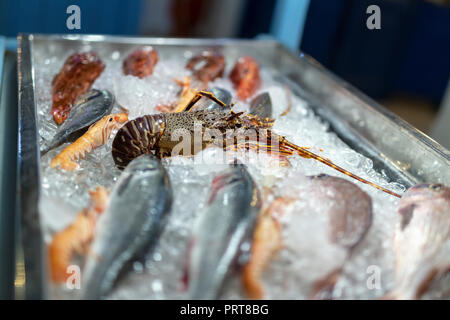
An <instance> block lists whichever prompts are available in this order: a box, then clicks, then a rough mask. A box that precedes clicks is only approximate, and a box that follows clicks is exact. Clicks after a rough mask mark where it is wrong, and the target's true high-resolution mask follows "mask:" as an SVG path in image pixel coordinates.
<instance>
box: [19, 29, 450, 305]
mask: <svg viewBox="0 0 450 320" xmlns="http://www.w3.org/2000/svg"><path fill="white" fill-rule="evenodd" d="M18 39H19V47H18V81H19V90H18V91H19V95H18V98H19V144H18V147H19V151H18V168H19V170H18V176H17V179H18V207H19V212H20V215H21V226H22V236H23V237H22V238H23V239H22V244H23V249H24V256H25V272H26V298H33V299H38V298H44V297H45V292H46V290H45V282H46V281H44V279H45V278H44V274H45V267H44V263H43V259H42V257H43V255H42V253H43V243H42V235H41V230H40V225H39V212H38V200H39V189H40V183H39V172H40V168H39V159H40V155H39V149H38V133H37V122H36V119H37V118H36V107H35V106H36V104H35V96H34V79H33V72H34V69H33V61H32V60H33V45H34V44H35V43H36V45H37V44H38V43H39V42H40V41H41V42H43V43H44V45H45V44H47V45H48V44H49V43H52V44H53V45H55V46H58V45H63V48H64V50H68V49H70V48H72V49H74V48H76V47H77V46H79V45H81V44H82V43H90V44H91V45H92V46H99V47H100V46H101V47H103V46H111V47H112V46H116V47H117V48H120V49H121V50H123V49H124V48H127V49H128V50H129V49H131V48H132V47H135V46H138V45H143V44H147V45H154V46H156V47H158V46H159V49H161V50H162V49H164V48H166V49H168V48H170V49H171V50H180V49H194V48H195V49H196V50H200V49H204V48H211V47H217V48H222V49H224V50H228V51H229V52H235V53H236V52H237V53H239V54H253V55H255V56H256V57H257V58H258V59H259V60H260V61H264V63H267V64H268V65H269V66H271V68H272V69H273V70H274V72H276V74H277V75H279V80H280V81H281V82H283V81H284V82H285V83H287V84H289V85H290V87H291V89H292V90H293V91H294V92H295V93H296V94H298V95H300V96H302V97H304V98H305V99H307V100H308V101H309V102H310V103H311V104H312V106H313V107H314V110H315V112H316V113H317V114H318V115H319V116H321V117H322V118H323V119H324V120H325V121H328V122H329V123H330V124H331V126H332V129H333V131H335V132H336V133H337V134H338V135H339V137H340V138H341V139H342V140H344V142H346V143H347V144H349V145H350V146H351V147H352V148H354V149H356V150H357V151H359V152H361V153H363V154H365V155H367V156H369V157H370V158H372V159H373V160H374V166H375V168H376V169H381V168H383V169H385V170H387V171H388V175H389V176H392V177H395V178H396V179H398V180H399V181H401V182H402V183H404V184H405V185H406V186H411V185H412V184H414V183H417V182H421V181H424V182H442V183H445V184H447V185H450V170H448V168H450V153H449V151H448V150H446V149H445V148H443V147H442V146H440V145H439V144H438V143H437V142H435V141H433V140H432V139H430V138H429V137H428V136H426V135H425V134H423V133H422V132H420V131H419V130H417V129H415V128H413V127H412V126H410V125H409V124H407V123H406V122H405V121H403V120H401V119H400V118H398V117H397V116H395V115H394V114H392V113H391V112H389V111H387V110H386V109H384V108H383V107H381V106H380V105H378V104H377V103H376V102H374V101H373V100H372V99H370V98H368V97H367V96H365V95H364V94H362V93H361V92H359V91H358V90H357V89H355V88H354V87H352V86H351V85H349V84H348V83H346V82H344V81H342V80H341V79H339V78H338V77H336V76H335V75H333V74H331V73H330V72H329V71H327V70H325V69H324V68H323V67H322V66H321V65H320V64H318V63H317V62H316V61H315V60H314V59H312V58H311V57H309V56H307V55H305V54H301V53H300V54H297V53H294V52H291V51H289V50H288V49H287V48H286V47H284V46H283V45H281V44H280V43H278V42H275V41H254V40H228V39H173V38H135V37H115V36H102V35H48V36H44V35H27V34H22V35H19V38H18ZM362 122H363V123H362Z"/></svg>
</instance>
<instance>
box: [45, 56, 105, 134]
mask: <svg viewBox="0 0 450 320" xmlns="http://www.w3.org/2000/svg"><path fill="white" fill-rule="evenodd" d="M103 69H105V65H104V64H103V62H102V61H101V60H100V58H99V57H98V55H97V53H95V52H81V53H75V54H73V55H71V56H70V57H68V58H67V60H66V62H64V65H63V67H62V69H61V71H60V72H59V73H58V74H57V75H55V77H54V78H53V81H52V87H53V88H52V95H53V105H52V111H51V112H52V115H53V119H54V120H55V122H56V123H57V124H58V125H60V124H61V123H63V122H64V121H65V120H66V119H67V117H68V116H69V114H70V109H71V108H72V106H73V105H74V104H75V102H76V101H77V99H78V98H79V97H80V96H81V95H82V94H83V93H85V92H86V91H87V90H89V88H90V87H91V85H92V84H93V83H94V81H95V79H97V78H98V77H99V76H100V74H101V73H102V72H103Z"/></svg>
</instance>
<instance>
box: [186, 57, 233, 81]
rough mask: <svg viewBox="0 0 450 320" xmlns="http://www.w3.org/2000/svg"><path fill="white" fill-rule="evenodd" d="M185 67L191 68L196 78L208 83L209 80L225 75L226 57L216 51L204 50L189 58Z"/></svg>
mask: <svg viewBox="0 0 450 320" xmlns="http://www.w3.org/2000/svg"><path fill="white" fill-rule="evenodd" d="M185 68H186V69H188V70H191V71H192V73H193V75H194V76H195V78H197V79H198V80H200V81H202V82H203V84H204V85H207V84H208V82H210V81H213V80H215V79H217V78H220V77H222V76H223V73H224V71H225V57H224V56H223V54H221V53H219V52H216V51H204V52H202V53H200V54H198V55H195V56H193V57H192V58H191V59H189V61H188V62H187V63H186V67H185Z"/></svg>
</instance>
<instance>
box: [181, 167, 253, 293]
mask: <svg viewBox="0 0 450 320" xmlns="http://www.w3.org/2000/svg"><path fill="white" fill-rule="evenodd" d="M260 209H261V200H260V195H259V191H258V189H257V187H256V185H255V183H254V182H253V179H252V178H251V176H250V175H249V173H248V172H247V170H246V168H245V166H244V165H242V164H234V165H232V166H231V167H230V168H228V169H226V170H224V171H223V172H221V173H220V174H219V175H217V176H216V177H215V178H214V180H213V183H212V189H211V192H210V195H209V200H208V205H207V207H206V209H205V211H204V212H201V213H200V216H199V218H198V220H197V221H196V225H195V228H194V232H193V236H192V239H191V248H190V256H189V265H188V298H189V299H217V297H218V296H219V294H220V290H221V289H222V286H223V283H224V281H225V278H226V276H227V274H228V273H229V271H230V268H231V267H232V264H233V263H234V262H236V258H238V257H239V255H240V254H244V251H245V250H244V251H243V250H241V249H242V248H241V246H242V244H243V243H245V242H246V241H250V240H251V238H252V236H253V231H254V227H255V224H256V220H257V218H258V214H259V211H260Z"/></svg>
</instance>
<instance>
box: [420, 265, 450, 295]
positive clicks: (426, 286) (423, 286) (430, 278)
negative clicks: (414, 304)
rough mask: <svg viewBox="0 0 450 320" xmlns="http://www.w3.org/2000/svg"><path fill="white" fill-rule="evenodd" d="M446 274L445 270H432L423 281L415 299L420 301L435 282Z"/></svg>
mask: <svg viewBox="0 0 450 320" xmlns="http://www.w3.org/2000/svg"><path fill="white" fill-rule="evenodd" d="M444 273H446V272H445V270H441V269H439V268H434V269H432V270H430V271H429V272H428V274H427V276H426V277H425V278H424V279H423V281H422V283H421V284H420V286H419V287H418V288H417V290H416V293H415V299H420V297H421V296H423V295H424V294H425V293H426V292H427V291H428V289H429V287H430V286H431V284H432V282H433V280H434V279H436V278H437V277H438V276H440V275H442V274H444Z"/></svg>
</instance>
